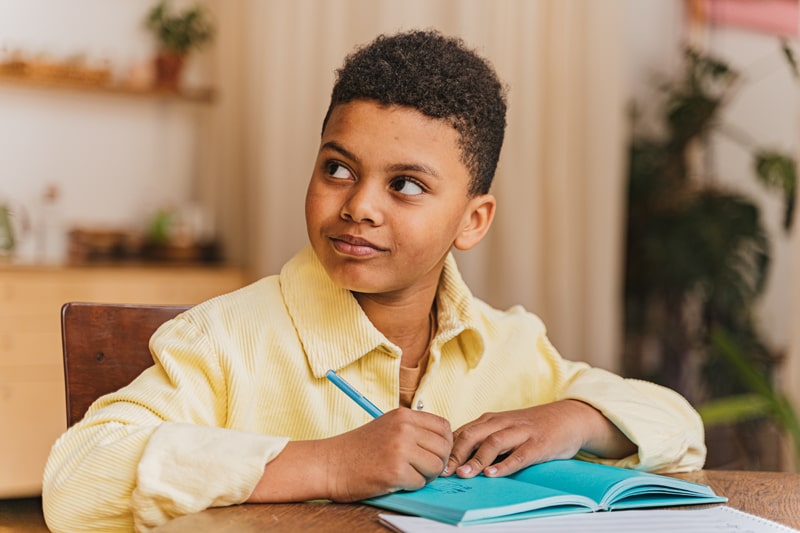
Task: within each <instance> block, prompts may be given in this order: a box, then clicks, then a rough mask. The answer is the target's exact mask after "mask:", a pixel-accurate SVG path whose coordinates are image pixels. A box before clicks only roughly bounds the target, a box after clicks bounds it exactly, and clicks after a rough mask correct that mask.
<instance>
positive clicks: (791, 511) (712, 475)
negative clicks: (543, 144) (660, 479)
mask: <svg viewBox="0 0 800 533" xmlns="http://www.w3.org/2000/svg"><path fill="white" fill-rule="evenodd" d="M675 477H678V478H681V479H686V480H689V481H695V482H697V483H703V484H706V485H710V486H711V488H713V489H714V491H715V492H716V493H717V494H719V495H722V496H727V497H728V499H729V501H728V505H730V506H731V507H735V508H737V509H740V510H742V511H745V512H748V513H752V514H756V515H759V516H762V517H764V518H769V519H770V520H774V521H776V522H780V523H782V524H785V525H787V526H792V527H794V528H798V529H800V474H790V473H783V472H743V471H726V470H703V471H700V472H692V473H688V474H678V475H676V476H675ZM382 512H386V511H384V510H381V509H377V508H374V507H370V506H367V505H355V504H354V505H350V504H336V503H293V504H246V505H237V506H234V507H225V508H216V509H208V510H206V511H203V512H201V513H195V514H191V515H186V516H182V517H180V518H176V519H175V520H172V521H171V522H168V523H167V524H165V525H163V526H161V527H159V528H157V529H155V530H154V531H155V532H158V533H178V532H192V533H197V532H198V531H215V532H230V533H234V532H236V533H240V532H249V531H259V532H260V531H264V530H269V531H277V532H281V531H291V532H295V531H315V532H317V531H321V532H325V531H331V532H334V531H335V532H340V531H344V532H347V533H371V532H376V533H378V532H379V533H386V532H387V531H389V530H388V529H386V528H385V527H383V526H381V525H380V524H379V523H378V513H382ZM465 531H468V529H465Z"/></svg>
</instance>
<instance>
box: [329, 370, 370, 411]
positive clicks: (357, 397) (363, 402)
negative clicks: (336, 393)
mask: <svg viewBox="0 0 800 533" xmlns="http://www.w3.org/2000/svg"><path fill="white" fill-rule="evenodd" d="M325 377H326V378H328V380H330V382H331V383H333V384H334V385H336V386H337V387H339V390H341V391H342V392H343V393H345V394H347V395H348V396H349V397H350V399H352V400H353V401H354V402H356V403H357V404H358V405H360V406H361V407H362V409H364V410H365V411H366V412H368V413H369V414H370V415H372V417H373V418H378V417H379V416H381V415H382V414H383V411H381V410H380V409H378V408H377V407H376V406H375V404H374V403H372V402H371V401H369V400H368V399H367V397H366V396H364V395H363V394H361V393H360V392H358V391H357V390H356V389H354V388H353V386H352V385H350V384H349V383H348V382H346V381H345V380H343V379H342V378H340V377H339V375H338V374H337V373H336V372H334V371H333V370H328V371H327V372H326V373H325Z"/></svg>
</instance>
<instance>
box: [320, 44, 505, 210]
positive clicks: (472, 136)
mask: <svg viewBox="0 0 800 533" xmlns="http://www.w3.org/2000/svg"><path fill="white" fill-rule="evenodd" d="M355 100H374V101H376V102H378V103H379V104H381V105H399V106H405V107H409V108H413V109H416V110H417V111H419V112H421V113H423V114H424V115H426V116H428V117H431V118H435V119H440V120H444V121H445V122H447V123H448V124H450V125H451V126H452V127H453V128H455V130H456V131H457V132H458V134H459V147H460V149H461V161H462V162H463V163H464V165H465V166H466V167H467V169H468V170H469V172H470V176H471V179H470V184H469V191H468V192H469V195H470V196H476V195H478V194H486V193H488V192H489V189H490V187H491V185H492V179H493V178H494V173H495V170H496V169H497V161H498V159H499V158H500V149H501V148H502V146H503V137H504V134H505V127H506V98H505V88H504V87H503V84H502V83H501V82H500V80H499V79H498V76H497V74H496V73H495V71H494V68H493V67H492V66H491V64H490V63H489V62H488V61H487V60H486V59H483V58H482V57H480V56H479V55H478V54H477V53H476V52H475V51H473V50H472V49H470V48H468V47H467V46H466V45H465V44H464V42H463V41H462V40H461V39H458V38H454V37H446V36H443V35H442V34H440V33H439V32H437V31H434V30H428V31H409V32H404V33H398V34H395V35H390V36H387V35H380V36H378V37H377V38H376V39H375V40H374V41H372V42H371V43H369V44H367V45H365V46H363V47H360V48H357V49H356V50H355V51H354V52H353V53H351V54H350V55H348V56H347V57H346V58H345V61H344V65H343V66H342V67H341V68H340V69H338V70H337V71H336V82H335V83H334V86H333V91H332V93H331V102H330V105H329V106H328V111H327V113H326V115H325V120H324V121H323V123H322V129H323V131H324V130H325V125H326V124H327V122H328V118H329V117H330V115H331V112H332V111H333V108H334V107H336V106H337V105H339V104H346V103H348V102H352V101H355Z"/></svg>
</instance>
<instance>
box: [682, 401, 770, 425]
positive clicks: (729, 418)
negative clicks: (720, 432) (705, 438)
mask: <svg viewBox="0 0 800 533" xmlns="http://www.w3.org/2000/svg"><path fill="white" fill-rule="evenodd" d="M697 412H698V413H700V417H701V418H702V419H703V424H704V425H705V426H706V427H713V426H721V425H725V424H736V423H738V422H744V421H746V420H754V419H757V418H764V417H766V416H770V415H771V414H772V407H771V405H770V403H769V402H768V401H767V400H766V399H765V398H764V397H763V396H759V395H758V394H741V395H737V396H729V397H727V398H720V399H718V400H711V401H709V402H706V403H704V404H702V405H699V406H698V407H697Z"/></svg>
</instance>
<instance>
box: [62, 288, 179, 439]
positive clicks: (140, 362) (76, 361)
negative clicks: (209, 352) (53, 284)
mask: <svg viewBox="0 0 800 533" xmlns="http://www.w3.org/2000/svg"><path fill="white" fill-rule="evenodd" d="M189 307H190V306H180V305H127V304H103V303H84V302H69V303H66V304H64V305H63V306H62V307H61V340H62V345H63V349H64V386H65V388H66V396H67V426H68V427H69V426H71V425H72V424H74V423H75V422H77V421H79V420H80V419H81V418H83V415H84V414H86V410H87V409H88V408H89V406H90V405H91V404H92V402H93V401H95V400H96V399H97V398H99V397H100V396H102V395H103V394H106V393H109V392H113V391H115V390H117V389H120V388H122V387H124V386H125V385H127V384H128V383H130V382H131V381H133V379H134V378H135V377H136V376H138V375H139V374H140V373H141V372H142V371H143V370H144V369H145V368H147V367H149V366H151V365H152V364H153V358H152V356H151V355H150V349H149V347H148V344H149V342H150V336H151V335H152V334H153V332H154V331H155V330H156V329H157V328H158V326H160V325H161V324H163V323H164V322H166V321H167V320H169V319H170V318H172V317H174V316H175V315H177V314H178V313H181V312H182V311H185V310H186V309H188V308H189Z"/></svg>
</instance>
